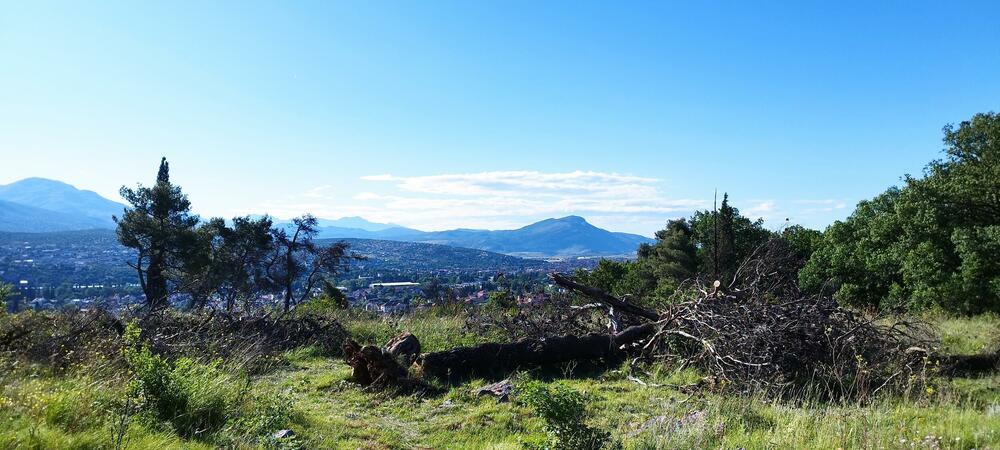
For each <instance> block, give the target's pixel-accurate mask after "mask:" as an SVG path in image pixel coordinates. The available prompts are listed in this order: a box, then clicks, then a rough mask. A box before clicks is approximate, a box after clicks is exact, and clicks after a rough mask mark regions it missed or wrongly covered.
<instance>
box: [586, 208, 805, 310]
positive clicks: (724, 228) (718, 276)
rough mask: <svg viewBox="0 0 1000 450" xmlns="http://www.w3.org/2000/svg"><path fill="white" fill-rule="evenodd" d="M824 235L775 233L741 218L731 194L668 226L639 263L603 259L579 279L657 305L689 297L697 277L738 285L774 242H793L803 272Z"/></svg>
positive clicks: (642, 251) (793, 230)
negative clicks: (743, 269) (743, 271)
mask: <svg viewBox="0 0 1000 450" xmlns="http://www.w3.org/2000/svg"><path fill="white" fill-rule="evenodd" d="M717 224H718V225H717ZM819 236H820V232H818V231H815V230H809V229H806V228H803V227H801V226H793V227H789V228H786V229H785V230H784V231H783V233H781V234H780V235H779V234H775V233H773V232H771V231H769V230H767V229H766V228H764V222H763V220H760V219H758V220H751V219H750V218H748V217H745V216H743V215H741V214H740V212H739V210H738V209H736V208H735V207H732V206H731V205H729V195H728V194H727V195H725V196H724V197H723V200H722V205H721V207H720V208H719V209H718V210H717V211H698V212H696V213H695V214H694V215H693V216H692V217H691V218H690V219H678V220H671V221H669V222H667V226H666V227H665V228H664V229H662V230H660V231H657V232H656V242H654V243H652V244H642V245H641V246H639V249H638V251H637V258H636V260H635V261H612V260H601V261H600V262H599V263H598V264H597V266H596V267H595V268H594V269H593V270H591V271H584V270H581V271H578V272H577V273H576V278H577V279H578V280H579V281H580V282H581V283H583V284H586V285H588V286H593V287H597V288H600V289H602V290H604V291H605V292H608V293H610V294H611V295H614V296H616V297H627V298H630V299H632V301H635V302H637V303H642V304H646V305H651V306H656V305H661V304H665V303H671V302H673V301H676V300H677V299H680V298H683V297H684V296H685V291H684V289H682V288H683V286H682V284H683V283H684V282H685V281H689V280H692V279H695V278H701V279H703V280H720V281H722V282H723V285H725V286H728V285H730V284H732V283H733V282H734V278H735V277H736V275H737V272H738V269H739V267H740V265H741V264H742V263H743V262H744V261H746V260H747V259H748V258H750V257H751V256H753V255H754V252H755V251H757V250H758V249H759V248H761V247H762V246H763V245H764V244H765V243H766V242H768V240H770V239H787V240H788V241H789V246H790V247H791V248H793V249H794V251H795V252H796V253H800V254H801V255H802V256H801V258H799V259H800V261H799V263H800V264H797V265H796V267H793V268H792V269H793V270H798V267H799V266H800V265H801V263H804V262H805V260H806V259H807V258H808V257H809V254H810V253H811V252H812V249H813V248H814V247H815V245H816V244H815V243H816V241H817V240H818V239H819ZM716 243H718V245H716ZM716 247H717V249H716Z"/></svg>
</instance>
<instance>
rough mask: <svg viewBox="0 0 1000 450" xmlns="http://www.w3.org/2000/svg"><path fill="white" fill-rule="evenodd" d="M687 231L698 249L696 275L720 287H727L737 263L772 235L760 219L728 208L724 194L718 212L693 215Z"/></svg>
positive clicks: (733, 275)
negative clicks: (689, 231)
mask: <svg viewBox="0 0 1000 450" xmlns="http://www.w3.org/2000/svg"><path fill="white" fill-rule="evenodd" d="M691 231H692V234H693V239H694V241H695V246H696V247H697V248H698V251H697V254H698V271H699V273H701V274H703V275H705V276H706V277H711V278H712V279H715V280H720V281H722V282H723V284H729V283H730V282H731V281H732V280H733V278H734V277H735V276H736V271H737V270H738V268H739V266H740V264H742V263H743V262H744V261H746V259H747V258H749V257H750V256H751V254H752V253H753V252H754V250H756V249H757V248H758V247H759V246H761V245H762V244H764V243H765V242H767V240H768V239H769V238H770V237H772V235H773V234H772V232H771V231H769V230H767V229H766V228H764V220H763V219H757V220H752V219H750V218H749V217H745V216H743V215H741V214H740V211H739V209H737V208H735V207H733V206H731V205H730V204H729V195H728V194H725V195H723V198H722V205H721V206H720V207H719V209H718V211H698V212H696V213H695V214H694V216H692V217H691ZM716 242H718V245H716ZM716 247H717V248H716Z"/></svg>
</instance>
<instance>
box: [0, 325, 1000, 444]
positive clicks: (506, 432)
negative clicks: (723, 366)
mask: <svg viewBox="0 0 1000 450" xmlns="http://www.w3.org/2000/svg"><path fill="white" fill-rule="evenodd" d="M344 323H345V326H347V328H348V329H349V330H350V331H351V332H352V333H353V334H354V335H355V336H357V338H358V340H359V341H362V342H365V343H383V342H385V340H387V339H388V338H390V337H392V336H394V335H395V334H398V333H399V332H402V331H410V332H413V333H414V334H416V335H417V336H418V337H420V339H421V341H422V343H423V344H424V349H425V351H434V350H441V349H444V348H449V347H452V346H455V345H471V344H475V343H479V342H483V341H486V340H490V339H496V337H492V336H480V335H475V334H472V333H469V332H467V331H464V328H463V325H464V320H463V319H462V318H460V317H455V316H445V315H440V314H432V313H425V314H422V315H419V316H416V317H412V316H410V317H404V318H399V319H395V320H386V319H376V318H364V317H357V316H354V317H345V318H344ZM932 323H933V324H934V326H935V327H936V328H937V329H938V330H939V332H940V333H941V335H942V337H943V338H944V339H945V343H944V348H945V349H946V350H947V351H949V352H952V353H975V352H980V351H983V350H984V349H992V348H995V347H994V346H995V345H996V344H997V331H996V329H997V325H998V319H997V317H995V316H984V317H976V318H942V317H937V318H934V319H933V320H932ZM285 359H286V360H287V364H284V365H281V366H279V367H278V368H276V369H274V370H272V371H270V372H267V373H265V374H263V375H258V376H255V377H253V378H252V379H251V383H250V386H249V387H248V389H249V391H250V392H254V393H258V394H260V396H261V398H278V399H283V401H287V402H290V405H291V411H290V412H287V414H286V415H282V417H283V419H281V420H279V421H269V420H267V417H269V415H268V414H269V413H267V411H269V409H268V407H267V405H256V406H254V405H251V404H246V403H240V404H241V405H244V406H241V408H243V409H245V411H243V412H242V413H241V415H240V416H241V417H244V418H248V419H251V420H257V419H255V418H259V421H258V422H256V423H258V425H260V427H262V428H261V429H254V427H253V426H248V425H246V424H239V425H238V424H235V423H234V422H233V421H230V422H227V423H228V425H227V426H226V427H225V428H224V429H222V430H219V431H218V433H219V435H218V436H216V437H214V438H198V437H194V438H188V439H185V438H181V437H179V435H178V434H177V433H176V432H174V431H173V430H172V429H171V428H170V427H169V426H166V425H164V424H163V423H156V422H155V421H154V422H148V421H139V420H136V421H134V422H133V423H132V424H131V426H130V427H129V428H128V432H127V436H126V437H127V439H126V440H127V443H128V446H127V447H126V448H136V449H146V448H149V449H154V448H157V449H158V448H194V449H200V448H215V447H220V446H225V447H230V448H261V447H263V448H268V447H273V445H275V444H276V443H275V442H273V441H269V440H266V439H265V440H259V439H258V438H256V437H254V436H244V435H241V434H240V433H248V432H247V431H240V430H249V429H253V430H255V431H253V433H257V435H256V436H257V437H259V435H261V434H265V435H269V434H270V433H273V432H274V431H277V429H280V428H282V427H289V428H290V429H292V430H293V431H294V432H295V436H296V437H295V439H296V441H295V442H296V443H299V444H301V445H302V446H303V447H304V448H334V449H338V448H341V449H357V448H362V449H365V448H367V449H409V448H434V449H439V448H441V449H447V448H455V449H459V448H461V449H508V448H509V449H516V448H523V446H524V445H523V444H525V443H540V442H544V441H545V439H546V435H545V429H544V426H545V424H544V423H543V421H542V420H541V419H540V418H538V417H537V416H536V414H535V412H534V411H533V410H531V409H530V408H528V407H526V406H522V405H518V404H517V403H516V402H515V403H497V402H496V401H495V400H494V399H492V398H477V397H475V396H473V395H472V394H471V393H470V391H471V390H472V389H473V388H475V387H478V386H481V385H483V384H485V383H486V382H487V381H484V380H472V381H469V382H466V383H462V384H460V385H455V386H446V389H445V392H444V393H443V394H440V395H435V396H417V395H411V396H401V397H391V396H388V395H386V394H383V393H377V392H366V391H364V390H362V389H361V388H360V387H359V386H357V385H355V384H353V383H351V382H349V381H348V378H349V376H350V368H349V367H348V366H347V365H346V364H345V363H344V362H343V361H342V360H340V359H338V358H328V357H324V356H321V355H320V354H319V353H317V352H313V351H309V350H308V349H302V350H298V351H293V352H289V353H287V354H286V355H285ZM651 372H652V373H648V374H644V375H641V376H640V378H641V379H642V381H644V382H645V383H646V385H642V384H640V383H637V382H635V381H633V380H630V379H629V378H628V377H627V376H626V372H625V370H623V369H616V370H608V371H606V372H604V373H602V374H596V375H594V374H592V375H590V376H587V377H582V376H581V377H578V378H577V377H558V378H557V379H550V378H545V379H544V380H543V381H544V382H546V383H548V382H556V381H558V382H561V383H564V384H565V385H566V386H568V387H570V388H571V389H574V390H576V391H578V392H580V393H582V394H584V396H585V398H586V399H587V406H586V408H587V411H588V416H587V418H586V422H587V424H588V425H590V426H592V427H596V428H599V429H602V430H607V431H609V432H610V433H611V434H612V436H613V437H614V438H615V439H617V440H619V441H620V442H621V443H622V444H623V446H624V447H625V448H628V449H654V448H665V449H669V448H746V449H763V448H820V449H837V448H844V449H847V448H886V449H895V448H900V449H902V448H945V449H969V448H976V449H990V448H992V449H1000V374H992V375H989V376H984V377H980V378H954V379H947V378H939V379H936V380H935V381H934V383H933V385H932V386H933V389H932V391H921V392H918V393H915V394H914V395H913V398H911V399H910V400H903V399H901V398H883V399H880V400H879V401H877V402H876V403H874V404H866V405H859V404H852V403H838V404H820V403H815V402H804V403H802V402H800V403H789V402H783V401H778V400H775V399H772V398H767V397H765V396H763V395H761V394H755V395H749V396H746V395H737V394H724V393H721V392H719V391H715V390H711V389H703V390H700V391H695V392H688V391H687V390H682V389H680V388H679V386H683V385H688V384H691V383H693V382H694V381H697V380H698V378H699V374H697V373H696V372H694V371H691V370H683V371H673V370H665V369H664V370H661V371H656V370H653V371H651ZM567 373H568V371H567ZM533 376H534V375H533V374H524V373H522V374H518V375H517V376H516V377H515V380H516V381H517V382H523V381H525V380H526V379H529V378H531V377H533ZM206 389H212V385H211V384H209V385H206ZM218 389H232V387H231V386H229V387H226V386H219V387H218ZM127 390H128V383H126V382H125V376H124V375H123V374H115V373H113V372H109V371H108V370H105V371H103V372H100V371H95V370H92V369H89V368H77V369H75V370H71V371H69V372H66V373H49V372H46V371H44V370H30V369H28V368H23V367H22V368H19V369H17V370H13V371H9V372H8V373H5V374H0V449H6V448H53V449H55V448H59V449H62V448H71V449H72V448H79V449H100V448H113V447H112V446H111V438H112V435H113V431H114V429H115V427H114V425H113V423H114V421H113V419H114V417H115V414H116V412H117V411H120V405H121V399H122V398H124V397H125V395H126V393H127ZM205 395H208V394H205ZM282 414H284V413H282ZM279 415H280V414H279Z"/></svg>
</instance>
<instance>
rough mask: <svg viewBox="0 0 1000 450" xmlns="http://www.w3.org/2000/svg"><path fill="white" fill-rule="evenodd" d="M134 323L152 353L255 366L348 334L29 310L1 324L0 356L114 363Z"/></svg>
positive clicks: (276, 317) (323, 324)
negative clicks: (129, 325)
mask: <svg viewBox="0 0 1000 450" xmlns="http://www.w3.org/2000/svg"><path fill="white" fill-rule="evenodd" d="M129 322H135V323H136V324H137V325H138V326H139V327H140V328H141V329H142V334H143V338H144V339H145V340H146V341H147V342H149V345H150V348H151V349H152V350H153V351H154V352H155V353H157V354H160V355H164V356H167V357H171V358H173V357H180V356H188V357H195V358H204V359H214V358H223V359H227V360H229V359H234V358H235V359H240V360H243V362H245V363H248V364H254V363H256V362H258V360H260V359H266V358H269V357H273V356H276V355H278V354H280V353H282V352H284V351H287V350H291V349H294V348H298V347H302V346H315V347H318V348H319V349H321V350H322V351H323V352H324V353H326V354H330V355H336V354H339V353H340V352H341V351H342V350H341V349H342V344H343V342H344V340H345V339H346V338H347V332H346V330H345V329H344V327H343V326H341V324H340V323H339V322H337V321H336V320H335V319H333V318H330V317H327V316H323V315H319V314H280V313H276V312H275V313H259V314H252V315H251V314H244V315H229V314H224V313H219V312H210V311H206V312H180V311H173V310H161V311H157V312H155V313H148V312H145V313H144V312H133V313H125V314H123V315H121V316H116V315H111V314H108V313H107V312H104V311H101V310H92V311H85V312H81V311H73V310H67V311H39V312H35V311H29V312H24V313H19V314H13V315H8V316H6V317H3V320H0V358H3V359H6V360H11V361H13V360H17V361H24V362H27V363H32V364H41V365H45V366H51V367H57V368H64V367H68V366H70V365H72V364H74V363H78V362H83V361H87V360H92V357H93V356H96V355H100V356H103V357H104V360H106V361H108V362H109V363H113V362H114V361H115V360H116V359H117V358H118V357H119V356H120V353H121V336H122V333H123V332H124V330H125V326H126V324H127V323H129Z"/></svg>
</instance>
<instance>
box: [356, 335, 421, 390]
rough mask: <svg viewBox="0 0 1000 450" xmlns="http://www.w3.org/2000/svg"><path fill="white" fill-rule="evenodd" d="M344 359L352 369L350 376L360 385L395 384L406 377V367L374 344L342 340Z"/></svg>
mask: <svg viewBox="0 0 1000 450" xmlns="http://www.w3.org/2000/svg"><path fill="white" fill-rule="evenodd" d="M344 361H346V362H347V364H348V365H349V366H351V367H352V368H353V369H354V371H353V373H352V374H351V378H352V379H353V380H354V381H355V382H356V383H358V384H360V385H362V386H371V385H376V386H390V385H396V384H398V382H399V380H401V379H404V378H407V371H406V368H404V367H403V366H401V365H400V364H399V363H398V362H396V360H395V359H393V357H392V355H390V354H388V353H385V352H383V351H382V349H381V348H379V347H376V346H374V345H366V346H364V347H362V346H361V344H358V343H357V342H355V341H354V340H353V339H348V340H347V341H345V342H344Z"/></svg>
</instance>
